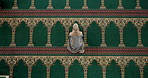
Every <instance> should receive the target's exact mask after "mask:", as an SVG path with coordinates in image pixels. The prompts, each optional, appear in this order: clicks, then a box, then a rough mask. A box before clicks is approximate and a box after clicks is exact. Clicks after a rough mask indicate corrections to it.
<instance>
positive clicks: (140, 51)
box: [0, 47, 148, 56]
mask: <svg viewBox="0 0 148 78" xmlns="http://www.w3.org/2000/svg"><path fill="white" fill-rule="evenodd" d="M0 54H1V55H5V54H10V55H11V54H22V55H23V54H39V55H40V54H51V55H52V54H57V55H63V54H72V53H71V52H69V51H68V50H67V48H66V47H1V48H0ZM72 55H77V54H72ZM78 55H79V54H78ZM81 55H145V56H147V55H148V48H140V47H139V48H130V47H126V48H119V47H118V48H117V47H116V48H108V47H106V48H105V47H97V48H91V47H86V48H85V53H84V54H81Z"/></svg>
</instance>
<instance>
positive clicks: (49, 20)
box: [42, 19, 54, 47]
mask: <svg viewBox="0 0 148 78" xmlns="http://www.w3.org/2000/svg"><path fill="white" fill-rule="evenodd" d="M42 22H43V23H44V24H45V26H46V27H47V31H48V32H47V34H48V37H47V38H48V39H47V44H46V47H51V46H52V45H51V42H50V37H51V27H52V26H53V25H54V20H52V19H46V20H43V21H42Z"/></svg>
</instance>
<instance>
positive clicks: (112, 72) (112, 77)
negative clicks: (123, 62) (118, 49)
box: [106, 60, 121, 78]
mask: <svg viewBox="0 0 148 78" xmlns="http://www.w3.org/2000/svg"><path fill="white" fill-rule="evenodd" d="M106 78H121V73H120V67H119V66H117V63H116V62H115V61H114V60H112V61H111V63H110V64H109V65H108V67H107V70H106Z"/></svg>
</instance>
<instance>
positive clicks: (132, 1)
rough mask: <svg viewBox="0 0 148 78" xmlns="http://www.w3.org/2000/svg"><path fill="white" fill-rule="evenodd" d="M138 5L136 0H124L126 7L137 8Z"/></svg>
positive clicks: (123, 4) (123, 3)
mask: <svg viewBox="0 0 148 78" xmlns="http://www.w3.org/2000/svg"><path fill="white" fill-rule="evenodd" d="M136 5H137V3H136V0H122V6H123V7H124V9H135V7H136Z"/></svg>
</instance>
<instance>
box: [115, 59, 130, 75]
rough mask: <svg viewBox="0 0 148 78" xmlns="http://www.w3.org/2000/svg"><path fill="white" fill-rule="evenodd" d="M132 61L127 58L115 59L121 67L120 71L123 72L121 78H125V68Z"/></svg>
mask: <svg viewBox="0 0 148 78" xmlns="http://www.w3.org/2000/svg"><path fill="white" fill-rule="evenodd" d="M130 60H131V59H128V58H125V57H117V58H116V59H115V61H116V62H117V63H118V65H119V66H120V68H121V69H120V71H121V78H125V67H126V65H127V63H128V62H129V61H130Z"/></svg>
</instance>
